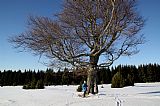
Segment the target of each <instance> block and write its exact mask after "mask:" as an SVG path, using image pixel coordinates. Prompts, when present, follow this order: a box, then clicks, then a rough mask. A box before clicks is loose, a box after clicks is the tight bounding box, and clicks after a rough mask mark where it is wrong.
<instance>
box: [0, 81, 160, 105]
mask: <svg viewBox="0 0 160 106" xmlns="http://www.w3.org/2000/svg"><path fill="white" fill-rule="evenodd" d="M103 86H104V88H101V85H100V86H99V94H98V95H90V96H89V97H87V98H81V97H78V94H79V93H77V92H76V89H77V86H49V87H45V89H41V90H24V89H22V86H15V87H12V86H11V87H8V86H7V87H0V106H118V104H117V102H120V103H119V104H121V105H119V106H160V83H136V84H135V86H133V87H131V86H130V87H125V88H111V85H110V84H108V85H103Z"/></svg>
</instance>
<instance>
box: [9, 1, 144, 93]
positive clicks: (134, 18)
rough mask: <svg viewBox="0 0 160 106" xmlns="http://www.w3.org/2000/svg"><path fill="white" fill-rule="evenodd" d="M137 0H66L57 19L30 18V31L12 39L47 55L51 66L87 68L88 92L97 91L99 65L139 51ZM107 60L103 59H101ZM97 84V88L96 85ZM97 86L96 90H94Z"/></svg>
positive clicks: (22, 45) (139, 21)
mask: <svg viewBox="0 0 160 106" xmlns="http://www.w3.org/2000/svg"><path fill="white" fill-rule="evenodd" d="M136 3H137V2H136V0H65V1H64V5H63V10H62V11H61V12H60V13H59V14H56V15H55V17H56V18H55V19H54V20H53V19H51V18H47V17H34V16H32V17H30V18H29V23H28V30H27V31H26V32H24V33H22V34H20V35H18V36H13V37H11V38H10V42H11V43H13V44H14V45H15V46H16V47H17V48H19V47H20V48H24V50H29V52H33V53H34V54H36V55H45V56H46V57H48V58H49V59H50V60H51V65H57V64H60V65H61V66H62V65H64V64H65V65H66V63H67V64H68V65H72V66H76V67H88V79H87V84H88V93H90V92H91V93H98V87H97V67H108V66H110V65H111V64H112V63H113V62H114V61H115V60H117V59H118V58H119V57H120V56H130V55H133V54H136V53H138V51H139V50H138V49H137V45H140V44H143V43H144V37H143V36H142V35H140V34H139V32H140V30H141V29H142V28H143V26H144V19H143V17H141V16H140V15H139V14H138V12H137V10H136ZM101 57H102V58H105V60H106V61H100V62H99V59H100V58H101ZM94 86H96V87H94ZM95 88H96V89H95Z"/></svg>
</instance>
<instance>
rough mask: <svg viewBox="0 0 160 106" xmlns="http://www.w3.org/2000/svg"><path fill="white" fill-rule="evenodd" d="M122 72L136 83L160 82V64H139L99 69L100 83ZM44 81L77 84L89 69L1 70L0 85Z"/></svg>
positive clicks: (85, 78) (46, 83)
mask: <svg viewBox="0 0 160 106" xmlns="http://www.w3.org/2000/svg"><path fill="white" fill-rule="evenodd" d="M117 72H121V73H123V75H128V74H130V75H132V76H133V80H134V83H144V82H160V65H159V64H147V65H139V66H138V67H136V66H134V65H118V66H116V67H111V68H99V69H98V83H99V84H102V83H103V84H109V83H111V81H112V77H113V76H114V75H115V74H116V73H117ZM38 80H41V81H43V83H44V85H46V86H49V85H77V84H81V83H82V82H83V81H84V80H87V69H85V68H77V69H67V68H65V69H64V70H61V71H60V70H58V71H55V70H53V69H50V68H48V69H46V71H40V70H38V71H35V70H17V71H13V70H3V71H0V86H17V85H25V84H28V83H29V82H32V81H38Z"/></svg>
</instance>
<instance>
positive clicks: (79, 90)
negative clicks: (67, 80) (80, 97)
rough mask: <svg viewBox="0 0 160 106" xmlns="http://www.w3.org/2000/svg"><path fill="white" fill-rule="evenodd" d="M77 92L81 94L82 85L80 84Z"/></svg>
mask: <svg viewBox="0 0 160 106" xmlns="http://www.w3.org/2000/svg"><path fill="white" fill-rule="evenodd" d="M77 92H82V84H80V85H79V86H78V88H77Z"/></svg>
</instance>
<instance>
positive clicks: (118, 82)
mask: <svg viewBox="0 0 160 106" xmlns="http://www.w3.org/2000/svg"><path fill="white" fill-rule="evenodd" d="M125 86H134V78H133V76H132V75H130V74H128V75H127V76H126V77H125V75H123V74H122V73H121V72H117V73H116V74H115V75H114V76H113V78H112V85H111V87H112V88H122V87H125Z"/></svg>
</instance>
